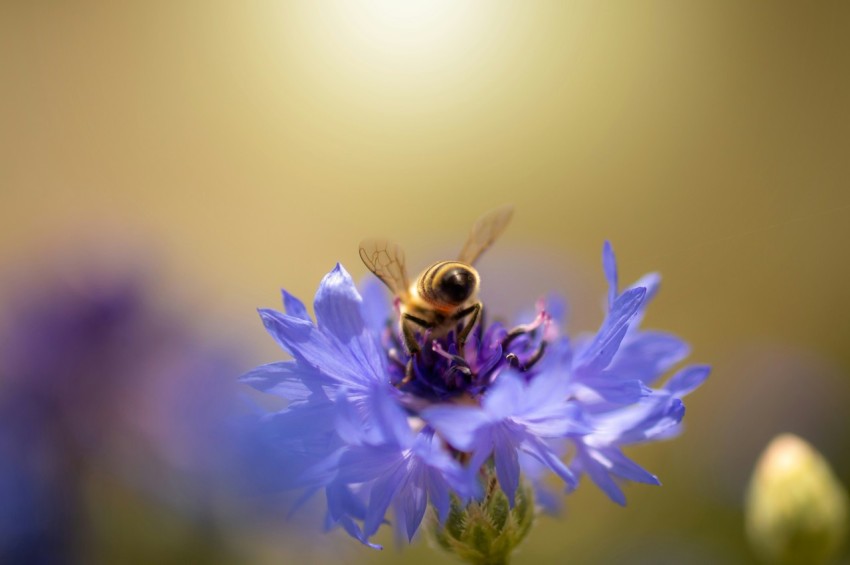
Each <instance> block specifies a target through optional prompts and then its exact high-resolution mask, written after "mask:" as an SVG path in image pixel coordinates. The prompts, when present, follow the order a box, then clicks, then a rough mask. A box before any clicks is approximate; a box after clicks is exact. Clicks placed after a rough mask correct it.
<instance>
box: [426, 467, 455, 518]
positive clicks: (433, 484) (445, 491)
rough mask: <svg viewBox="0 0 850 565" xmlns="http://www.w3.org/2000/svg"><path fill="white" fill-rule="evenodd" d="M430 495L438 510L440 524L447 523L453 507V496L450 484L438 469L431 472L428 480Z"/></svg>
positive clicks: (435, 508)
mask: <svg viewBox="0 0 850 565" xmlns="http://www.w3.org/2000/svg"><path fill="white" fill-rule="evenodd" d="M428 497H429V498H430V499H431V504H432V505H433V506H434V510H436V511H437V519H438V520H439V521H440V524H443V523H445V521H446V518H448V517H449V510H450V509H451V496H450V494H449V486H448V484H447V483H446V481H445V480H444V479H443V478H442V476H440V475H439V474H438V472H436V471H432V472H431V477H430V480H429V481H428Z"/></svg>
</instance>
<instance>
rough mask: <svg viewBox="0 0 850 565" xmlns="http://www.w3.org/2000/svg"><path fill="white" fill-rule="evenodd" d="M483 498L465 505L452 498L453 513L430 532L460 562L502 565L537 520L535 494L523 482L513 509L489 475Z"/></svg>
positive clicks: (435, 523) (436, 523)
mask: <svg viewBox="0 0 850 565" xmlns="http://www.w3.org/2000/svg"><path fill="white" fill-rule="evenodd" d="M488 474H489V475H490V476H489V477H488V481H487V482H488V488H487V493H486V495H485V496H484V498H483V499H482V500H480V501H472V502H469V503H467V504H464V503H463V502H462V501H461V500H460V499H459V498H457V497H452V505H451V510H450V511H449V516H448V518H447V519H446V521H445V523H444V524H440V523H439V522H438V520H437V519H436V518H434V519H433V520H432V523H431V530H432V532H433V537H434V539H435V540H436V541H437V544H438V545H439V546H440V547H442V548H443V549H445V550H446V551H448V552H449V553H453V554H455V555H456V556H457V557H459V558H460V559H461V560H463V561H465V562H467V563H473V564H475V565H500V564H506V563H508V561H509V558H510V555H511V553H512V552H513V551H514V549H516V547H517V546H518V545H519V544H520V542H522V540H523V539H524V538H525V536H526V534H527V533H528V531H529V530H530V529H531V524H532V521H533V520H534V491H533V490H532V488H531V486H529V485H528V484H527V483H525V482H520V487H519V489H517V492H516V501H515V504H514V507H513V508H511V506H510V503H509V501H508V497H507V496H506V495H505V493H504V492H502V489H501V488H500V487H499V484H498V482H497V481H496V477H495V473H493V471H492V470H489V471H488Z"/></svg>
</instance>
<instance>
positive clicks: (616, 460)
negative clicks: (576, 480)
mask: <svg viewBox="0 0 850 565" xmlns="http://www.w3.org/2000/svg"><path fill="white" fill-rule="evenodd" d="M605 455H606V456H607V457H608V459H609V461H610V462H611V472H612V473H613V474H615V475H617V476H618V477H622V478H624V479H627V480H629V481H634V482H636V483H644V484H648V485H656V486H659V485H661V482H660V481H659V480H658V477H656V476H655V475H653V474H651V473H650V472H649V471H647V470H646V469H644V468H643V467H641V466H640V465H638V464H637V463H635V462H634V461H632V460H631V459H629V458H628V457H626V456H625V455H623V453H622V452H620V450H613V449H608V450H606V451H605Z"/></svg>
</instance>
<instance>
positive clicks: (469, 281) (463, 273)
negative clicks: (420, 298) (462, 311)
mask: <svg viewBox="0 0 850 565" xmlns="http://www.w3.org/2000/svg"><path fill="white" fill-rule="evenodd" d="M474 291H475V276H474V275H473V274H472V272H470V271H469V270H468V269H461V268H455V269H450V270H449V271H448V272H446V274H444V275H443V276H442V278H441V279H440V294H441V295H442V296H443V297H444V298H446V299H447V301H449V302H451V303H452V304H461V303H463V302H464V301H466V299H467V298H469V297H470V296H471V295H472V293H473V292H474Z"/></svg>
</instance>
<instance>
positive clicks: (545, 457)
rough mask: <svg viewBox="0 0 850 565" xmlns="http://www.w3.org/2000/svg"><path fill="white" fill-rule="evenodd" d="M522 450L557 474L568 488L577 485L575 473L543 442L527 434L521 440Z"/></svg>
mask: <svg viewBox="0 0 850 565" xmlns="http://www.w3.org/2000/svg"><path fill="white" fill-rule="evenodd" d="M523 450H524V451H525V453H527V454H529V455H531V456H532V457H534V458H535V459H536V460H537V461H539V462H540V463H543V464H544V465H546V467H548V468H549V469H550V470H552V471H553V472H554V473H555V474H556V475H558V476H559V477H560V478H561V480H562V481H564V483H566V485H567V487H568V488H569V489H574V488H575V487H576V486H578V479H576V476H575V474H573V472H572V471H570V469H569V468H568V467H567V466H566V465H565V464H564V462H563V461H561V459H560V458H559V457H558V455H557V454H556V453H555V452H554V451H553V450H552V449H551V448H550V447H549V446H548V445H546V443H545V442H543V441H541V440H539V439H537V438H534V437H532V436H529V437H527V438H526V439H525V441H524V442H523Z"/></svg>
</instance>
